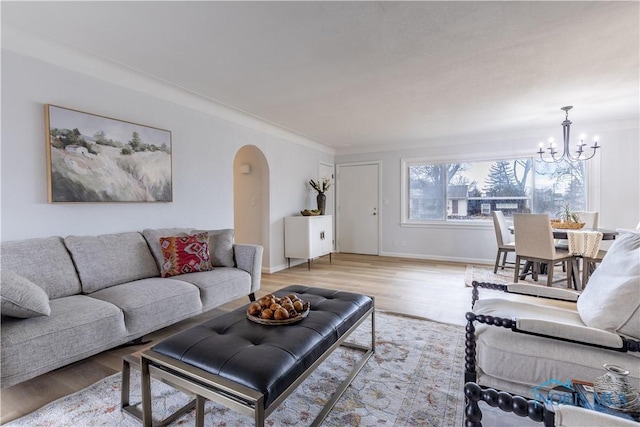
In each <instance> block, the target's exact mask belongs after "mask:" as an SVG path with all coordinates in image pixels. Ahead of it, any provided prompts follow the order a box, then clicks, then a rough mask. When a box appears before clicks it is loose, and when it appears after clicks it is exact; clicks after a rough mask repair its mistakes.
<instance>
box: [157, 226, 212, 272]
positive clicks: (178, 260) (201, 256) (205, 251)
mask: <svg viewBox="0 0 640 427" xmlns="http://www.w3.org/2000/svg"><path fill="white" fill-rule="evenodd" d="M160 249H161V250H162V268H161V271H160V274H161V275H162V277H170V276H177V275H179V274H185V273H194V272H196V271H209V270H211V269H213V266H212V265H211V257H210V255H209V233H199V234H194V235H191V236H172V237H161V238H160Z"/></svg>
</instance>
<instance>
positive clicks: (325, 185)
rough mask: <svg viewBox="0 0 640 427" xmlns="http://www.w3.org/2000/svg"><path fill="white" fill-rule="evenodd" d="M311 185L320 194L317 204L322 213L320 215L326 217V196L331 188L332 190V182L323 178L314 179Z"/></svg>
mask: <svg viewBox="0 0 640 427" xmlns="http://www.w3.org/2000/svg"><path fill="white" fill-rule="evenodd" d="M309 185H310V186H311V188H313V189H314V190H316V191H317V192H318V195H317V196H316V202H317V203H318V210H319V211H320V215H324V212H325V208H326V204H327V195H326V194H324V193H325V191H327V190H328V189H329V188H331V180H330V179H329V178H327V177H325V178H322V180H318V181H314V180H313V179H310V180H309Z"/></svg>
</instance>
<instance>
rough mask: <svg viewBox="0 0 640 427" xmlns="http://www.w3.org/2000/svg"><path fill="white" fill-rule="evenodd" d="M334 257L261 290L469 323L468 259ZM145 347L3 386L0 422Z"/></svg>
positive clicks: (271, 279) (160, 335)
mask: <svg viewBox="0 0 640 427" xmlns="http://www.w3.org/2000/svg"><path fill="white" fill-rule="evenodd" d="M332 258H333V260H332V261H333V262H332V263H329V257H323V258H321V259H318V260H316V261H313V262H312V263H311V270H310V271H308V270H307V264H306V263H304V264H300V265H297V266H295V267H292V268H290V269H287V270H284V271H280V272H277V273H275V274H263V276H262V287H261V289H260V292H258V293H257V296H258V297H260V296H262V295H264V294H267V293H270V292H273V291H275V290H277V289H279V288H282V287H284V286H287V285H291V284H301V285H310V286H319V287H324V288H330V289H342V290H346V291H354V292H359V293H363V294H367V295H371V296H374V297H375V302H376V308H377V309H378V310H385V311H392V312H397V313H403V314H408V315H412V316H419V317H424V318H427V319H432V320H437V321H439V322H445V323H453V324H459V325H464V323H465V321H464V314H465V313H466V312H467V311H468V310H469V308H470V304H471V291H470V289H469V288H465V286H464V275H465V265H464V264H454V263H436V262H431V261H422V260H410V259H405V258H391V257H378V256H366V255H351V254H334V255H333V256H332ZM248 301H249V300H248V298H242V299H238V300H235V301H232V302H230V303H227V304H225V305H223V306H221V307H220V308H219V309H216V310H213V311H211V312H209V313H205V314H202V315H200V316H196V317H194V318H192V319H189V320H185V321H183V322H180V323H178V324H176V325H173V326H170V327H168V328H164V329H162V330H160V331H157V332H154V333H153V334H150V335H148V336H146V337H145V338H146V339H151V340H153V342H158V341H159V340H161V339H164V338H166V337H168V336H170V335H173V334H175V333H177V332H179V331H182V330H184V329H186V328H188V327H190V326H193V325H195V324H198V323H201V322H203V321H205V320H206V319H208V318H211V317H215V316H217V315H219V314H221V313H223V312H224V311H229V310H232V309H234V308H237V307H240V306H242V305H244V304H246V303H248ZM150 345H152V344H150ZM142 347H143V346H133V347H124V348H117V349H112V350H109V351H105V352H103V353H100V354H98V355H96V356H93V357H90V358H88V359H85V360H83V361H81V362H77V363H74V364H71V365H69V366H66V367H63V368H60V369H58V370H56V371H53V372H50V373H48V374H45V375H41V376H40V377H37V378H34V379H32V380H29V381H25V382H23V383H21V384H17V385H15V386H13V387H9V388H7V389H4V390H2V391H1V392H0V393H1V394H0V401H1V413H0V423H5V422H7V421H10V420H12V419H15V418H18V417H20V416H22V415H25V414H28V413H30V412H32V411H34V410H35V409H37V408H39V407H41V406H42V405H45V404H47V403H49V402H51V401H54V400H56V399H58V398H60V397H62V396H66V395H68V394H70V393H73V392H75V391H78V390H81V389H83V388H85V387H87V386H89V385H91V384H93V383H95V382H96V381H98V380H100V379H102V378H105V377H107V376H109V375H112V374H114V373H116V372H119V371H120V369H121V366H122V362H121V361H122V356H124V355H126V354H129V353H133V352H134V351H137V350H140V349H141V348H142Z"/></svg>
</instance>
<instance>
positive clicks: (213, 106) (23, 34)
mask: <svg viewBox="0 0 640 427" xmlns="http://www.w3.org/2000/svg"><path fill="white" fill-rule="evenodd" d="M2 49H6V50H8V51H12V52H15V53H18V54H21V55H25V56H29V57H32V58H36V59H39V60H41V61H44V62H47V63H49V64H53V65H56V66H58V67H62V68H66V69H69V70H71V71H74V72H77V73H81V74H85V75H87V76H90V77H93V78H96V79H98V80H102V81H106V82H109V83H111V84H114V85H117V86H121V87H125V88H127V89H131V90H134V91H137V92H141V93H144V94H146V95H150V96H153V97H156V98H160V99H163V100H165V101H168V102H171V103H174V104H178V105H181V106H183V107H187V108H191V109H193V110H196V111H200V112H202V113H205V114H208V115H211V116H215V117H217V118H220V119H222V120H226V121H228V122H231V123H235V124H237V125H241V126H244V127H247V128H250V129H253V130H257V131H260V132H263V133H266V134H268V135H271V136H275V137H278V138H282V139H285V140H287V141H290V142H293V143H296V144H299V145H302V146H305V147H308V148H311V149H314V150H317V151H321V152H324V153H328V154H331V155H335V149H333V148H331V147H329V146H327V145H324V144H321V143H319V142H317V141H314V140H313V139H311V138H308V137H306V136H304V135H301V134H299V133H296V132H293V131H291V130H289V129H286V128H283V127H281V126H278V125H277V124H274V123H271V122H268V121H266V120H264V119H261V118H259V117H256V116H254V115H251V114H249V113H247V112H244V111H241V110H238V109H236V108H233V107H230V106H227V105H224V104H222V103H220V102H217V101H215V100H213V99H210V98H207V97H204V96H202V95H200V94H197V93H194V92H192V91H189V90H187V89H185V88H183V87H180V86H177V85H174V84H172V83H169V82H167V81H164V80H161V79H158V78H157V77H154V76H152V75H149V74H146V73H143V72H141V71H138V70H135V69H132V68H130V67H127V66H125V65H124V64H120V63H117V62H114V61H111V60H109V59H107V58H103V57H100V56H97V55H95V54H93V53H91V52H88V51H84V50H81V49H78V48H76V47H73V46H70V45H67V44H63V43H60V42H57V41H55V40H52V39H50V38H46V37H43V36H41V35H38V34H35V33H33V32H29V31H24V30H22V29H20V28H17V27H16V26H14V25H11V24H8V23H4V22H3V23H2Z"/></svg>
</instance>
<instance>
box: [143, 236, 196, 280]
mask: <svg viewBox="0 0 640 427" xmlns="http://www.w3.org/2000/svg"><path fill="white" fill-rule="evenodd" d="M189 234H191V229H190V228H146V229H144V230H142V235H143V236H144V239H145V240H146V241H147V245H149V249H150V250H151V254H153V258H154V259H155V260H156V265H157V266H158V270H162V263H163V262H164V261H163V257H162V248H161V247H160V238H161V237H179V236H188V235H189Z"/></svg>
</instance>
